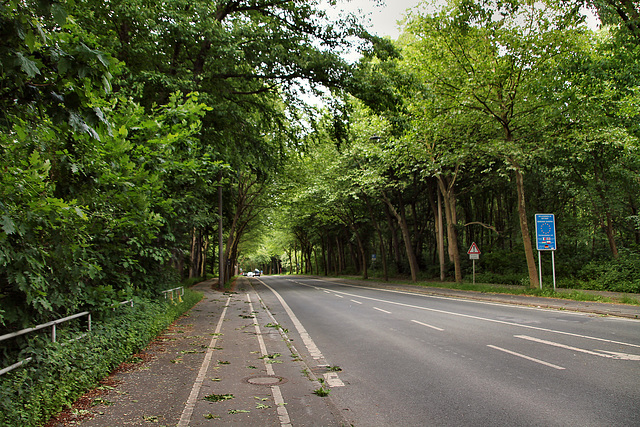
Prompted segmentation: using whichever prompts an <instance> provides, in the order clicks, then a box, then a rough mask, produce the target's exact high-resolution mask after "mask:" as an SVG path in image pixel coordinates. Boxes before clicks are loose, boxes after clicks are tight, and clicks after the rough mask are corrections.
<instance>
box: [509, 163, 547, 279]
mask: <svg viewBox="0 0 640 427" xmlns="http://www.w3.org/2000/svg"><path fill="white" fill-rule="evenodd" d="M514 163H515V162H512V164H514ZM515 166H516V167H515V171H516V187H517V190H518V216H519V217H520V231H521V233H522V243H523V244H524V254H525V257H526V259H527V269H528V271H529V286H530V287H532V288H537V287H539V286H540V282H539V280H538V269H537V268H536V260H535V257H534V256H533V247H532V246H531V236H530V235H529V224H528V221H527V209H526V203H525V196H524V176H523V175H522V171H521V170H520V167H519V166H518V165H517V164H515Z"/></svg>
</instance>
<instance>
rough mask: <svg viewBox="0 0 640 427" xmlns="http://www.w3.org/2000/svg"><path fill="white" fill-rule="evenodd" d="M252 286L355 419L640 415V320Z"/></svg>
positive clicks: (512, 422) (308, 286)
mask: <svg viewBox="0 0 640 427" xmlns="http://www.w3.org/2000/svg"><path fill="white" fill-rule="evenodd" d="M251 283H252V284H253V286H254V288H255V289H256V290H257V291H258V292H259V294H260V296H261V298H262V299H263V301H264V302H265V304H266V305H267V306H268V307H269V309H270V310H271V311H272V312H273V313H274V315H275V317H276V319H277V320H278V322H279V324H280V325H281V326H282V327H284V328H287V329H288V330H289V336H290V337H291V338H292V339H293V340H294V343H295V345H296V347H297V348H298V350H299V351H300V352H304V353H305V356H306V359H307V360H310V361H312V363H308V364H309V366H310V367H311V368H312V369H316V370H318V372H323V367H324V368H325V371H326V366H327V365H328V366H330V367H340V368H341V369H342V370H341V371H339V372H336V373H331V372H329V373H328V374H326V375H325V378H326V379H327V381H328V382H329V384H330V385H331V386H332V387H331V394H330V396H329V399H331V400H332V402H333V404H335V406H336V407H337V408H338V409H339V410H340V411H341V412H342V414H343V415H344V417H345V418H346V419H347V420H348V421H349V422H351V423H352V424H353V425H356V426H390V425H393V426H447V425H455V426H465V425H468V426H489V425H490V426H506V425H509V426H537V425H539V426H556V425H557V426H640V381H639V380H640V321H637V320H628V319H620V318H614V317H602V316H598V315H593V314H584V313H572V312H564V311H557V310H543V309H535V308H529V307H521V306H513V305H503V304H495V303H489V302H480V301H471V300H465V299H456V298H447V297H438V296H428V295H420V294H413V293H402V292H393V291H385V290H380V289H372V288H365V287H358V286H353V285H347V284H340V283H338V282H335V281H324V280H321V279H313V278H289V277H278V276H274V277H269V276H267V277H262V278H256V279H251Z"/></svg>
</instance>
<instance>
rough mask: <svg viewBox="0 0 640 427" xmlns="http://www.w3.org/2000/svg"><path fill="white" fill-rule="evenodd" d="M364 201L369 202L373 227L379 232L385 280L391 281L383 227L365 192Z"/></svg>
mask: <svg viewBox="0 0 640 427" xmlns="http://www.w3.org/2000/svg"><path fill="white" fill-rule="evenodd" d="M363 196H364V201H365V202H366V203H367V210H368V211H369V217H370V218H371V222H372V223H373V227H374V228H375V229H376V232H377V233H378V239H380V256H381V257H382V271H383V275H384V281H385V282H387V281H389V273H388V271H387V254H386V253H385V252H386V251H385V249H384V238H383V237H382V228H381V227H380V223H378V221H377V220H376V217H375V215H374V214H373V208H372V207H371V202H370V201H369V197H368V196H367V195H366V194H363Z"/></svg>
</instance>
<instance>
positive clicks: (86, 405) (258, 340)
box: [47, 277, 640, 427]
mask: <svg viewBox="0 0 640 427" xmlns="http://www.w3.org/2000/svg"><path fill="white" fill-rule="evenodd" d="M318 278H319V279H322V280H327V281H333V282H339V283H344V284H351V285H359V286H367V287H375V288H381V289H387V290H393V291H400V292H413V293H422V294H428V295H435V296H442V297H454V298H466V299H475V300H483V301H492V302H496V303H508V304H518V305H526V306H533V307H540V308H549V309H557V310H572V311H581V312H587V313H593V314H596V315H613V316H621V317H627V318H632V319H640V306H633V305H624V304H609V303H598V302H578V301H570V300H564V299H553V298H538V297H529V296H515V295H505V294H492V293H479V292H469V291H457V290H451V289H441V288H430V287H420V286H412V285H397V284H389V283H384V282H375V281H370V280H369V281H362V280H357V279H344V278H342V279H334V278H325V277H318ZM213 283H214V282H213V281H208V282H202V283H200V284H198V285H196V286H195V287H194V289H195V290H197V291H200V292H203V293H204V298H203V300H202V301H201V302H199V303H198V304H197V305H196V306H195V307H193V309H192V310H191V311H190V312H189V313H186V314H185V315H184V316H183V317H181V318H180V319H178V321H176V322H175V323H174V325H172V326H171V327H170V328H169V329H168V330H166V331H165V332H164V333H163V334H162V335H161V336H159V337H158V338H157V339H156V340H155V341H154V342H152V343H151V344H150V345H149V346H148V347H147V348H146V349H145V350H144V351H141V352H140V353H139V354H137V355H135V356H134V357H133V358H132V359H131V362H130V363H127V364H123V365H122V366H121V367H120V368H119V369H118V370H117V371H116V372H114V373H113V374H112V375H111V376H109V377H108V378H106V379H105V380H103V381H102V382H101V384H100V386H99V387H97V388H96V389H95V390H92V391H91V392H89V393H87V394H86V395H85V396H83V397H82V398H81V399H79V400H78V402H76V404H75V405H74V407H73V408H72V409H70V410H68V411H66V412H65V413H63V414H62V415H61V416H60V417H58V418H57V419H56V420H52V421H51V422H50V423H49V424H47V427H61V426H70V425H73V426H96V427H116V426H146V425H155V426H180V427H185V426H204V425H207V426H209V425H231V426H234V425H235V426H281V427H282V426H285V427H288V426H346V425H349V424H348V423H347V422H346V419H345V418H344V417H343V415H347V413H346V412H345V411H346V409H339V408H336V407H335V406H334V404H333V401H332V399H331V398H330V397H321V396H319V395H317V394H316V393H317V391H318V390H321V389H322V388H324V387H326V382H327V381H330V378H331V375H332V373H331V372H329V371H330V369H329V367H324V368H323V367H322V365H320V366H319V365H318V361H317V360H314V358H313V356H312V355H310V354H309V353H308V350H307V348H306V346H305V345H304V344H303V343H302V342H301V341H300V340H297V341H296V340H294V339H293V338H292V337H294V336H297V335H295V334H293V333H291V334H289V333H288V331H287V330H285V329H283V328H282V327H281V326H280V325H279V324H278V322H277V320H276V317H274V315H285V314H284V313H283V310H282V309H281V307H279V306H275V305H274V306H273V307H266V306H265V305H264V303H263V301H262V300H261V299H260V298H259V295H258V293H257V292H256V291H255V289H254V286H256V288H257V287H258V286H262V285H260V284H259V282H258V281H257V280H255V279H248V278H246V277H240V278H238V279H237V281H236V283H235V285H234V289H232V291H231V292H224V293H223V292H219V291H215V290H213V289H212V284H213ZM289 335H291V337H290V336H289ZM323 380H325V381H324V384H323V383H322V382H323ZM320 394H321V393H320Z"/></svg>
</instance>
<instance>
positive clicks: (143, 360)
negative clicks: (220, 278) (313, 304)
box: [50, 278, 344, 427]
mask: <svg viewBox="0 0 640 427" xmlns="http://www.w3.org/2000/svg"><path fill="white" fill-rule="evenodd" d="M211 285H212V282H202V283H200V284H198V285H196V287H195V288H194V289H196V290H198V291H200V292H203V293H204V295H205V296H204V299H203V300H202V301H201V302H200V303H198V304H197V305H196V306H195V307H194V308H193V309H192V310H191V311H190V312H189V313H188V314H187V315H185V316H184V317H182V318H180V319H179V320H178V321H177V322H176V323H175V324H174V325H173V326H172V327H171V328H169V330H167V331H166V332H165V333H164V334H163V335H162V336H160V337H158V339H157V340H156V341H154V342H153V343H152V344H151V345H150V346H149V347H148V348H147V349H145V350H144V351H143V352H141V353H140V354H138V355H137V358H138V359H136V360H139V361H138V363H134V364H132V365H131V366H129V369H124V370H121V371H119V372H117V373H115V374H113V375H111V376H110V377H109V378H108V379H107V380H105V381H103V384H102V385H101V386H100V387H98V389H97V390H94V391H93V392H91V393H89V394H87V395H86V396H85V398H84V399H81V400H80V402H84V404H82V403H79V405H78V406H76V408H75V413H76V415H73V416H71V417H67V419H66V420H65V421H62V422H58V423H57V424H53V426H63V425H78V426H96V427H107V426H111V427H116V426H147V425H149V426H151V425H155V426H176V425H177V426H204V425H207V426H209V425H225V426H227V425H230V426H290V425H295V426H339V425H344V421H343V419H342V418H341V414H340V411H338V410H336V409H335V408H334V407H333V406H332V403H331V400H330V399H329V398H323V397H320V396H318V395H316V394H314V391H315V390H318V389H320V388H321V384H320V383H319V382H318V380H317V379H316V376H315V374H314V371H315V372H316V373H317V369H314V370H311V369H309V367H308V366H307V364H306V363H305V358H307V356H304V355H303V354H298V353H297V349H296V347H295V345H298V344H299V345H300V346H301V347H304V346H303V345H302V343H296V342H292V341H291V340H290V339H289V337H288V336H287V335H286V331H285V330H283V329H282V327H279V325H278V324H277V322H276V320H275V319H274V318H273V316H272V314H271V312H270V311H269V310H268V308H266V307H264V306H263V305H262V303H261V301H260V299H259V298H258V294H257V293H256V292H255V291H254V290H253V287H252V285H251V284H250V281H249V279H247V278H239V279H238V280H237V282H236V286H235V289H234V290H233V292H228V293H221V292H218V291H215V290H212V289H211ZM301 350H302V349H301ZM318 375H320V374H318ZM50 426H51V424H50Z"/></svg>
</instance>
